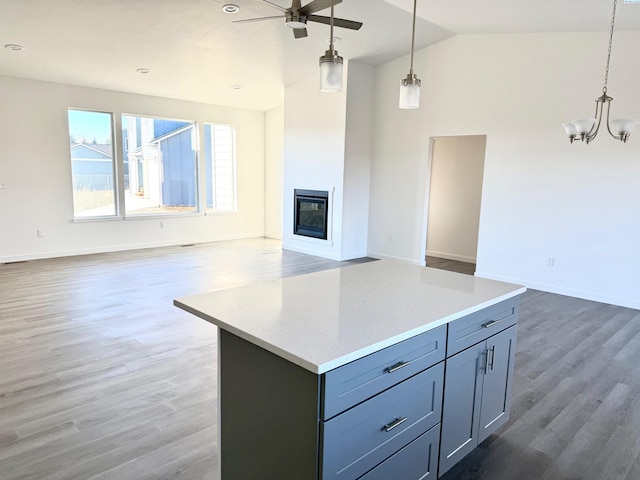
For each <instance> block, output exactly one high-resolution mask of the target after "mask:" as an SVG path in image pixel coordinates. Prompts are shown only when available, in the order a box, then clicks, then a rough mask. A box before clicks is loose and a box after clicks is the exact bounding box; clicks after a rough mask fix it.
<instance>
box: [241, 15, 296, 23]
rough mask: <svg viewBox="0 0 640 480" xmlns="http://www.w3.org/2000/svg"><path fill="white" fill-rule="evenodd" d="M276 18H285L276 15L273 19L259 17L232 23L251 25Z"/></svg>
mask: <svg viewBox="0 0 640 480" xmlns="http://www.w3.org/2000/svg"><path fill="white" fill-rule="evenodd" d="M274 18H280V19H282V18H284V15H275V16H273V17H258V18H245V19H244V20H234V21H233V22H231V23H251V22H261V21H263V20H273V19H274Z"/></svg>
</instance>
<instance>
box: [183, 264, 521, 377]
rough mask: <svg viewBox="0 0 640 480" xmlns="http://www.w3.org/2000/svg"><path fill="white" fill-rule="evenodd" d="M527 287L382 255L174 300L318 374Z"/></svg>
mask: <svg viewBox="0 0 640 480" xmlns="http://www.w3.org/2000/svg"><path fill="white" fill-rule="evenodd" d="M525 290H526V289H525V288H524V287H521V286H519V285H513V284H509V283H503V282H497V281H494V280H487V279H483V278H477V277H473V276H470V275H462V274H458V273H453V272H447V271H444V270H437V269H434V268H425V267H419V266H415V265H409V264H406V263H401V262H396V261H391V260H379V261H373V262H368V263H362V264H356V265H349V266H345V267H342V268H336V269H333V270H326V271H323V272H317V273H310V274H307V275H300V276H296V277H289V278H284V279H280V280H274V281H269V282H263V283H257V284H254V285H248V286H244V287H237V288H231V289H228V290H218V291H215V292H211V293H205V294H201V295H195V296H192V297H185V298H179V299H176V300H174V304H175V305H176V306H177V307H179V308H182V309H183V310H186V311H188V312H190V313H193V314H194V315H196V316H198V317H200V318H203V319H204V320H207V321H208V322H211V323H213V324H215V325H217V326H218V327H220V328H222V329H224V330H227V331H229V332H231V333H233V334H234V335H237V336H239V337H241V338H243V339H245V340H247V341H249V342H252V343H254V344H256V345H258V346H260V347H262V348H264V349H266V350H268V351H270V352H272V353H275V354H276V355H279V356H281V357H283V358H285V359H287V360H289V361H291V362H293V363H295V364H297V365H299V366H301V367H303V368H305V369H307V370H310V371H312V372H314V373H318V374H320V373H324V372H327V371H329V370H332V369H334V368H337V367H340V366H342V365H344V364H346V363H349V362H351V361H353V360H357V359H358V358H361V357H364V356H365V355H368V354H370V353H373V352H376V351H378V350H381V349H383V348H385V347H388V346H390V345H393V344H395V343H397V342H399V341H402V340H406V339H407V338H411V337H413V336H415V335H418V334H420V333H423V332H426V331H428V330H431V329H433V328H436V327H438V326H440V325H444V324H446V323H448V322H450V321H452V320H455V319H457V318H460V317H463V316H465V315H468V314H470V313H473V312H476V311H478V310H481V309H483V308H485V307H488V306H491V305H494V304H496V303H498V302H501V301H502V300H506V299H508V298H511V297H514V296H516V295H519V294H521V293H523V292H525Z"/></svg>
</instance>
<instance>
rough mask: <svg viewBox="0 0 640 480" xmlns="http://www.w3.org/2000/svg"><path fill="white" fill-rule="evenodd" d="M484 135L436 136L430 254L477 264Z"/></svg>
mask: <svg viewBox="0 0 640 480" xmlns="http://www.w3.org/2000/svg"><path fill="white" fill-rule="evenodd" d="M486 140H487V139H486V137H485V136H484V135H463V136H455V137H438V138H435V139H433V147H432V153H431V175H430V181H429V206H428V212H429V213H428V221H427V255H430V256H434V257H439V258H447V259H450V260H457V261H461V262H469V263H476V255H477V251H478V229H479V227H480V201H481V198H482V177H483V171H484V151H485V146H486Z"/></svg>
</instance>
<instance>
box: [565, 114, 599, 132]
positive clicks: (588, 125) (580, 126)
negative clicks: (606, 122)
mask: <svg viewBox="0 0 640 480" xmlns="http://www.w3.org/2000/svg"><path fill="white" fill-rule="evenodd" d="M571 123H572V124H573V126H574V127H575V128H576V130H577V131H578V134H579V135H582V134H583V133H584V134H585V135H586V134H587V133H589V132H590V131H591V130H592V129H593V126H594V125H595V124H596V119H595V118H581V119H580V120H574V121H573V122H571Z"/></svg>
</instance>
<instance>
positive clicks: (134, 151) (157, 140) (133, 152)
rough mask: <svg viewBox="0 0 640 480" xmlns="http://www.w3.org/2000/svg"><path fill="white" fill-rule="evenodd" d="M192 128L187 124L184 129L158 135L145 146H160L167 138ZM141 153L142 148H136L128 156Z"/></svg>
mask: <svg viewBox="0 0 640 480" xmlns="http://www.w3.org/2000/svg"><path fill="white" fill-rule="evenodd" d="M192 127H193V124H192V123H189V124H187V125H185V126H184V127H180V128H177V129H176V130H173V131H171V132H168V133H165V134H164V135H160V136H159V137H156V138H154V139H153V140H151V141H149V142H148V143H147V145H151V144H156V145H160V143H161V142H164V141H165V140H167V139H168V138H171V137H173V136H175V135H178V134H180V133H182V132H186V131H187V130H189V129H191V128H192ZM141 153H142V147H138V148H136V149H135V150H133V151H131V152H129V155H140V154H141Z"/></svg>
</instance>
